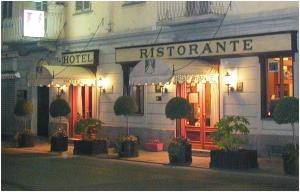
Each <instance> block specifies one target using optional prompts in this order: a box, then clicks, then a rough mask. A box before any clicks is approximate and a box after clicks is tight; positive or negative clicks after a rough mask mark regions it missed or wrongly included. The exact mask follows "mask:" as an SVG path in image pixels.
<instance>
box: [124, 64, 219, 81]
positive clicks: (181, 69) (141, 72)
mask: <svg viewBox="0 0 300 192" xmlns="http://www.w3.org/2000/svg"><path fill="white" fill-rule="evenodd" d="M173 66H174V76H173ZM212 69H213V67H212V64H210V63H208V62H207V61H203V60H196V59H148V60H142V61H140V62H139V63H138V64H137V65H136V66H135V67H134V68H133V70H132V71H131V72H130V76H129V83H130V85H144V84H157V83H162V84H165V83H167V82H171V81H173V82H174V81H175V82H178V83H182V82H185V81H187V82H189V81H197V82H206V81H213V82H217V79H218V78H217V77H218V74H217V73H216V72H215V71H214V70H212Z"/></svg>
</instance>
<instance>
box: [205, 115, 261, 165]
mask: <svg viewBox="0 0 300 192" xmlns="http://www.w3.org/2000/svg"><path fill="white" fill-rule="evenodd" d="M248 125H249V121H248V120H247V119H246V118H245V117H241V116H226V117H224V118H222V119H221V120H220V121H219V122H218V123H217V124H216V127H217V128H218V129H217V131H215V132H213V133H212V134H211V136H210V137H211V138H212V139H213V140H214V142H215V143H216V144H217V145H218V146H219V147H220V150H212V151H211V153H210V157H211V161H210V167H211V168H228V169H248V168H257V167H258V162H257V151H256V150H245V149H240V145H241V144H242V140H241V139H240V138H239V136H238V135H237V134H241V135H247V134H248V133H249V129H248V127H247V126H248Z"/></svg>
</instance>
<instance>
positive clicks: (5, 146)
mask: <svg viewBox="0 0 300 192" xmlns="http://www.w3.org/2000/svg"><path fill="white" fill-rule="evenodd" d="M1 150H2V153H3V152H5V153H50V154H51V155H53V156H57V155H59V156H61V157H62V158H72V157H74V155H73V144H69V147H68V151H67V152H63V153H55V152H50V143H49V141H47V140H37V141H36V142H35V146H34V147H29V148H16V147H15V145H14V142H13V141H2V144H1ZM93 157H95V158H101V159H117V160H123V161H133V162H143V163H154V164H162V165H169V158H168V153H167V152H166V151H163V152H148V151H145V150H139V156H138V157H133V158H119V157H118V155H117V154H116V153H113V152H112V151H111V150H110V151H109V153H108V154H101V155H95V156H93ZM192 160H193V162H192V164H191V165H190V166H187V167H192V168H202V169H209V162H210V157H209V156H202V155H201V156H199V153H196V155H193V157H192ZM258 163H259V168H258V169H252V170H230V171H234V172H245V173H258V174H271V175H278V176H284V175H285V174H284V172H283V165H282V159H281V158H280V157H272V159H268V158H259V159H258ZM226 171H227V170H226Z"/></svg>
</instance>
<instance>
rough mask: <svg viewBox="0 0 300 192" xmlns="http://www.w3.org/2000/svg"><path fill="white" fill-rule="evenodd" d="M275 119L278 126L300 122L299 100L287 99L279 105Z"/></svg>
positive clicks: (275, 110)
mask: <svg viewBox="0 0 300 192" xmlns="http://www.w3.org/2000/svg"><path fill="white" fill-rule="evenodd" d="M273 119H274V121H275V122H276V123H278V124H284V123H296V122H298V120H299V99H298V98H295V97H285V98H283V99H280V100H279V102H278V103H277V105H276V107H275V109H274V113H273Z"/></svg>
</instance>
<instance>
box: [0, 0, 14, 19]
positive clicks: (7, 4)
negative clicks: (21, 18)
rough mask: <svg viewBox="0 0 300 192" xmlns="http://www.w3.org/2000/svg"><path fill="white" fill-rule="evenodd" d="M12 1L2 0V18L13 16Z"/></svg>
mask: <svg viewBox="0 0 300 192" xmlns="http://www.w3.org/2000/svg"><path fill="white" fill-rule="evenodd" d="M12 4H13V2H12V1H2V2H1V6H2V19H5V18H11V17H12Z"/></svg>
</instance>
